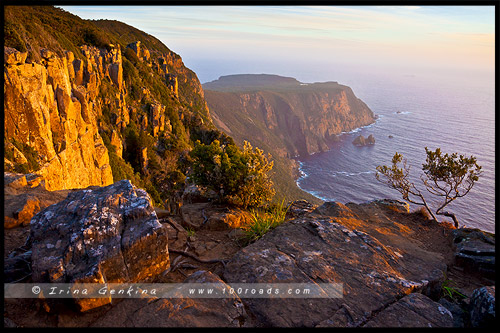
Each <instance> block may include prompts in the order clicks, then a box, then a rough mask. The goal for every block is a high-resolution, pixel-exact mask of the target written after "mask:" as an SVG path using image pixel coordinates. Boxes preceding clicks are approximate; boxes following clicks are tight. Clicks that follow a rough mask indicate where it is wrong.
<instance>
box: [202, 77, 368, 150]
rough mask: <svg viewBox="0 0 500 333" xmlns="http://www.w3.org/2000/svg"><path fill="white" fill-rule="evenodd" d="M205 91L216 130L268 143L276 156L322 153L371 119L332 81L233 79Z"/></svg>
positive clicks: (365, 108)
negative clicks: (307, 82)
mask: <svg viewBox="0 0 500 333" xmlns="http://www.w3.org/2000/svg"><path fill="white" fill-rule="evenodd" d="M245 81H248V82H249V83H246V82H245ZM204 88H205V90H206V92H205V95H206V99H207V102H208V105H209V106H210V110H211V113H212V116H213V117H214V119H215V123H216V125H217V126H218V127H219V128H220V129H222V130H225V131H227V132H228V134H230V135H233V136H234V137H235V138H240V137H247V138H251V140H255V141H258V142H259V141H262V142H264V141H267V140H268V139H271V141H272V142H273V144H275V147H276V149H275V150H276V152H277V153H278V154H279V155H280V156H287V155H288V156H307V155H309V154H312V153H315V152H319V151H324V150H327V149H328V143H329V141H330V140H332V139H334V138H335V136H336V135H338V134H340V133H341V132H346V131H350V130H353V129H355V128H358V127H361V126H365V125H369V124H371V123H373V122H374V121H375V118H374V114H373V112H372V111H371V110H370V109H369V108H368V106H367V105H366V104H365V103H363V102H362V101H361V100H360V99H358V98H357V97H356V96H355V95H354V93H353V91H352V89H351V88H349V87H347V86H344V85H340V84H338V83H336V82H325V83H312V84H306V83H300V82H299V81H297V80H295V79H292V78H284V77H279V76H273V75H255V76H254V75H233V76H223V77H221V78H219V79H218V80H216V81H213V82H209V83H205V84H204ZM242 130H243V131H242Z"/></svg>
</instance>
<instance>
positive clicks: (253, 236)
mask: <svg viewBox="0 0 500 333" xmlns="http://www.w3.org/2000/svg"><path fill="white" fill-rule="evenodd" d="M287 211H288V206H287V205H285V200H284V199H283V200H282V201H281V203H280V204H277V205H272V206H270V207H269V208H268V209H267V210H255V209H252V210H251V212H250V215H251V217H252V222H251V223H250V224H248V225H247V226H246V227H245V228H243V229H244V232H245V238H246V240H247V241H248V243H251V242H254V241H256V240H258V239H259V238H261V237H262V236H264V235H265V234H266V233H267V232H268V231H270V230H272V229H274V228H276V227H277V226H279V225H280V224H281V223H283V222H284V221H285V216H286V212H287Z"/></svg>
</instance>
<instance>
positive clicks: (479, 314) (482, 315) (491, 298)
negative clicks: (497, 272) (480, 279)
mask: <svg viewBox="0 0 500 333" xmlns="http://www.w3.org/2000/svg"><path fill="white" fill-rule="evenodd" d="M470 320H471V324H472V327H493V326H494V325H495V286H489V287H482V288H479V289H476V290H474V293H473V294H472V297H471V309H470Z"/></svg>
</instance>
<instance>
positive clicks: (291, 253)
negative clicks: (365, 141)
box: [223, 203, 449, 327]
mask: <svg viewBox="0 0 500 333" xmlns="http://www.w3.org/2000/svg"><path fill="white" fill-rule="evenodd" d="M318 212H322V213H323V214H327V213H328V214H332V215H331V216H326V215H317V214H316V213H318ZM374 212H375V213H374ZM391 212H392V213H394V214H397V215H399V214H400V213H397V212H394V211H393V210H391V209H389V208H387V207H385V206H382V207H379V206H378V205H377V204H376V203H368V204H363V205H355V204H349V205H348V207H347V206H344V205H341V204H331V203H330V204H325V206H324V207H319V208H318V209H316V212H313V213H311V214H306V215H305V216H303V217H301V218H298V219H295V220H292V221H290V222H285V223H284V224H282V225H280V226H279V227H277V228H276V229H274V230H273V231H271V232H269V233H267V234H266V235H264V236H263V237H262V238H261V239H260V240H258V241H256V242H255V243H253V244H251V245H249V246H247V247H246V248H244V249H242V250H241V251H240V252H238V253H237V254H236V255H235V256H234V257H233V259H232V260H231V261H230V262H229V263H228V264H227V265H226V269H225V271H224V275H223V276H224V278H225V280H226V281H227V282H228V283H237V282H240V283H271V282H272V283H292V282H296V283H298V282H301V283H342V284H343V291H344V294H343V298H330V299H307V298H304V299H287V298H283V299H244V302H245V305H246V306H247V310H248V311H249V312H251V313H252V314H253V315H255V317H256V318H257V320H258V322H259V323H260V324H261V325H263V326H282V327H292V326H308V327H314V326H317V325H319V326H336V327H345V326H362V325H363V324H364V323H366V322H367V321H369V320H370V319H372V318H373V317H374V315H375V314H377V313H379V312H380V311H381V310H383V309H385V308H386V307H387V306H388V305H390V304H392V303H394V302H396V301H397V300H399V299H400V298H401V297H403V296H404V295H405V294H409V293H412V292H421V293H423V294H426V295H429V296H436V293H437V292H439V288H440V285H441V283H442V281H443V276H444V273H445V271H446V268H447V267H446V264H445V262H444V258H443V255H442V254H440V253H436V252H432V251H430V250H428V249H425V248H424V247H423V246H422V243H420V242H419V241H418V240H415V239H413V238H412V237H413V236H412V231H411V230H409V229H408V228H406V229H404V228H403V226H402V225H400V224H399V223H398V222H397V220H396V219H395V220H392V219H391V218H390V214H391ZM367 214H369V216H372V218H371V219H368V218H365V215H367ZM397 215H396V216H397ZM384 216H385V217H384ZM368 231H370V233H368ZM298 309H300V311H299V310H298ZM413 324H414V325H415V326H420V324H421V323H420V322H417V321H415V322H414V323H413ZM434 324H435V325H437V326H439V325H442V326H448V324H449V323H448V322H440V321H437V322H435V323H434Z"/></svg>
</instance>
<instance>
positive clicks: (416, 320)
mask: <svg viewBox="0 0 500 333" xmlns="http://www.w3.org/2000/svg"><path fill="white" fill-rule="evenodd" d="M363 327H453V315H452V314H451V312H450V311H448V309H446V307H444V306H442V305H441V304H439V303H436V302H434V301H433V300H431V299H430V298H429V297H427V296H424V295H422V294H418V293H414V294H410V295H407V296H405V297H403V298H402V299H400V300H399V301H397V302H396V303H394V304H391V305H390V306H389V307H387V308H386V309H384V310H382V311H381V312H380V313H378V314H377V315H376V316H375V317H374V318H372V319H370V320H369V321H368V322H367V323H366V324H365V325H364V326H363Z"/></svg>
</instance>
